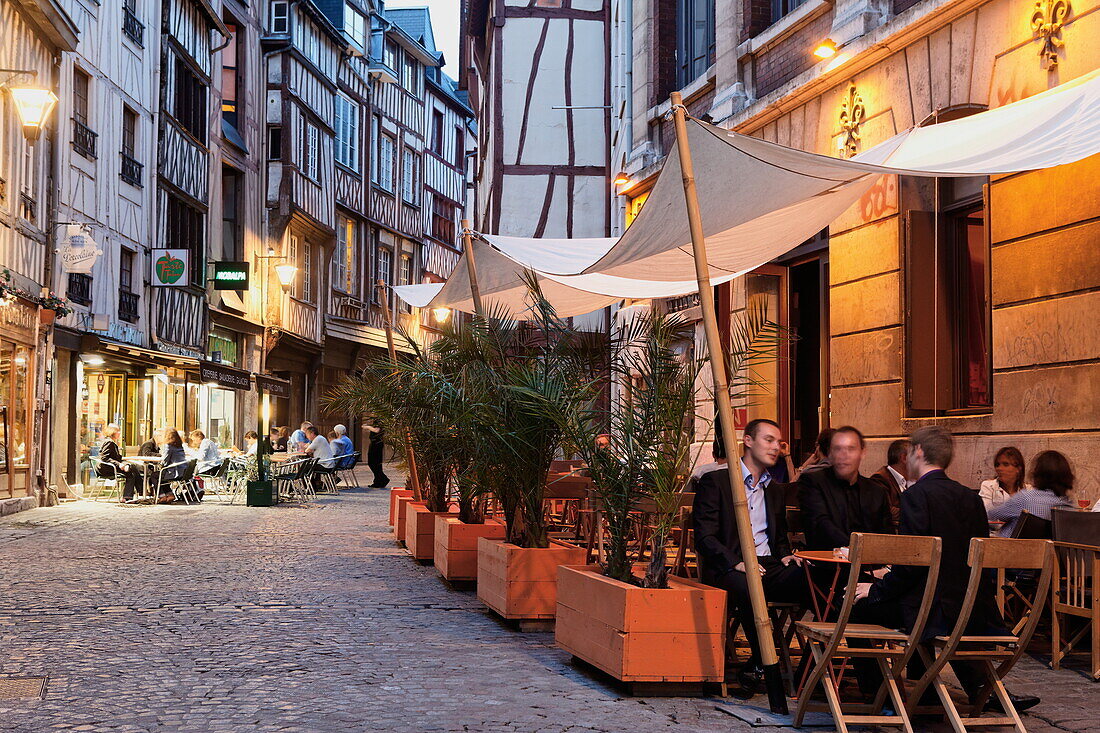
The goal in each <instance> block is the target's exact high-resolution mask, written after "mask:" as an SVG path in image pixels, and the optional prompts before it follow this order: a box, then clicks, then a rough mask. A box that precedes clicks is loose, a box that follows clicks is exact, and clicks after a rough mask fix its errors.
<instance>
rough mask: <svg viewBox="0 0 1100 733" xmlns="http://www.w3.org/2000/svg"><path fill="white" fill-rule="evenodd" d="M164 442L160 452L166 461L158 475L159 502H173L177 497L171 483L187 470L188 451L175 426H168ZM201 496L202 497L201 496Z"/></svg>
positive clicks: (164, 433)
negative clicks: (184, 447)
mask: <svg viewBox="0 0 1100 733" xmlns="http://www.w3.org/2000/svg"><path fill="white" fill-rule="evenodd" d="M163 438H164V443H163V445H161V449H160V454H161V456H163V458H164V461H163V462H162V463H161V465H162V466H163V468H162V469H161V470H160V473H159V475H158V477H157V481H158V486H159V489H160V490H159V492H158V493H159V498H158V499H157V503H158V504H168V503H171V502H172V501H173V500H174V499H175V498H176V497H175V494H174V493H173V492H172V488H171V483H172V482H173V481H178V480H179V479H180V478H181V477H182V476H183V475H184V474H185V473H186V472H187V461H188V458H187V453H186V452H185V451H184V449H183V438H181V437H180V434H179V432H178V431H177V430H175V429H174V428H166V429H165V430H164V432H163ZM200 498H201V497H200Z"/></svg>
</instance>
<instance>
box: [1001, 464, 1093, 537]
mask: <svg viewBox="0 0 1100 733" xmlns="http://www.w3.org/2000/svg"><path fill="white" fill-rule="evenodd" d="M1031 481H1032V483H1033V484H1034V485H1035V488H1027V489H1024V490H1022V491H1018V492H1016V493H1015V494H1013V495H1012V496H1010V497H1009V498H1008V500H1007V501H1005V502H1004V503H1003V504H1001V505H999V506H995V507H993V508H992V509H990V510H989V511H988V512H987V514H988V516H989V520H990V521H993V522H1004V523H1005V525H1004V526H1003V527H1001V531H1000V532H999V533H998V534H1000V535H1001V536H1002V537H1011V536H1012V532H1013V530H1015V529H1016V524H1017V522H1019V521H1020V514H1021V513H1022V512H1027V513H1028V514H1034V515H1035V516H1037V517H1039V518H1040V519H1050V512H1051V510H1052V509H1054V508H1055V507H1072V506H1073V502H1072V501H1070V500H1069V497H1067V496H1066V495H1067V494H1068V493H1069V492H1070V491H1072V490H1073V481H1074V476H1073V469H1072V468H1071V467H1070V465H1069V461H1068V460H1067V459H1066V457H1065V456H1064V455H1062V454H1061V453H1059V452H1058V451H1056V450H1045V451H1043V452H1042V453H1040V454H1039V455H1037V456H1035V460H1034V461H1033V462H1032V464H1031Z"/></svg>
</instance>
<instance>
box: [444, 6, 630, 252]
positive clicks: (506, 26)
mask: <svg viewBox="0 0 1100 733" xmlns="http://www.w3.org/2000/svg"><path fill="white" fill-rule="evenodd" d="M463 25H464V28H463V39H462V40H463V44H464V45H463V47H462V53H463V57H464V58H463V60H462V68H463V69H464V70H465V71H464V74H465V76H464V78H463V79H462V80H461V81H462V85H463V87H464V88H466V89H468V90H469V94H470V101H471V104H472V106H473V108H474V109H475V110H476V111H477V114H478V119H479V120H480V121H481V124H480V130H479V134H480V141H479V145H478V149H479V154H480V164H479V166H478V186H477V206H478V211H477V216H476V221H475V224H476V226H477V227H478V228H479V229H481V230H482V231H485V232H489V233H494V234H506V235H514V236H535V237H544V236H545V237H603V236H607V235H608V233H609V215H608V203H607V202H608V187H609V175H608V174H609V163H608V158H609V151H610V119H611V118H610V109H609V107H610V103H611V102H610V98H611V97H610V86H609V77H608V65H609V58H610V40H609V36H608V33H609V15H608V0H573V1H572V2H562V0H546V1H542V0H540V1H539V2H529V0H503V2H491V1H490V0H463Z"/></svg>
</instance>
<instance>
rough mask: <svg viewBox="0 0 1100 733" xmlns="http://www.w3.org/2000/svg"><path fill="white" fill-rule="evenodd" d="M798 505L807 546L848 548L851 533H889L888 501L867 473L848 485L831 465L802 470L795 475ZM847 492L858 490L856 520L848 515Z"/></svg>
mask: <svg viewBox="0 0 1100 733" xmlns="http://www.w3.org/2000/svg"><path fill="white" fill-rule="evenodd" d="M798 484H799V491H798V504H799V506H800V507H801V508H802V526H803V528H804V529H805V531H806V548H807V549H810V550H831V549H833V548H834V547H847V546H848V542H849V541H850V539H851V536H852V532H854V531H856V530H857V529H858V530H860V531H863V532H875V533H879V534H882V533H889V532H891V531H892V530H891V527H890V503H889V502H888V501H887V500H886V492H885V491H883V490H882V487H881V486H879V485H878V484H876V483H874V482H873V481H871V480H870V479H869V478H867V477H866V476H860V477H859V478H858V479H857V480H856V486H855V488H854V489H853V488H849V487H848V486H847V485H846V484H845V483H844V482H843V481H841V480H840V479H839V478H837V475H836V473H835V472H834V471H833V468H832V466H829V467H827V468H823V469H821V470H820V471H811V472H809V473H807V472H805V471H803V472H802V475H801V476H800V477H799V478H798ZM848 491H858V492H859V501H858V505H859V513H860V517H859V518H858V522H857V519H856V518H853V517H849V516H848V500H847V494H846V493H845V492H848Z"/></svg>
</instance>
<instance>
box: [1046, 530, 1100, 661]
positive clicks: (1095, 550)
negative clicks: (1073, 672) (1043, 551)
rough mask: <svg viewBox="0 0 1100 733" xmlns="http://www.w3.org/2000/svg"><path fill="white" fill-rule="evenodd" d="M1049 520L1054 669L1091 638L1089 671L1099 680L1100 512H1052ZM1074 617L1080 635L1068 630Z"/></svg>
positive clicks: (1051, 646) (1051, 643)
mask: <svg viewBox="0 0 1100 733" xmlns="http://www.w3.org/2000/svg"><path fill="white" fill-rule="evenodd" d="M1051 519H1052V521H1053V523H1054V576H1053V580H1052V581H1051V585H1050V609H1051V625H1050V666H1051V667H1052V668H1054V669H1058V668H1060V667H1061V666H1062V660H1063V659H1064V658H1065V657H1066V655H1067V654H1069V653H1071V652H1072V651H1073V648H1074V647H1075V646H1076V645H1077V644H1078V643H1079V642H1080V641H1081V640H1082V639H1084V638H1085V636H1089V637H1090V639H1091V642H1092V643H1091V649H1090V652H1091V658H1090V664H1089V673H1090V674H1091V675H1092V678H1093V679H1094V680H1100V594H1098V590H1100V585H1098V584H1100V513H1098V512H1079V511H1076V510H1073V509H1061V510H1055V511H1053V512H1051ZM1073 619H1076V620H1077V622H1078V623H1080V627H1079V628H1078V629H1077V630H1076V632H1074V631H1072V630H1071V627H1070V623H1071V620H1073ZM1063 626H1064V627H1065V628H1064V629H1063ZM1063 631H1065V632H1066V633H1064V634H1063Z"/></svg>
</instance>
